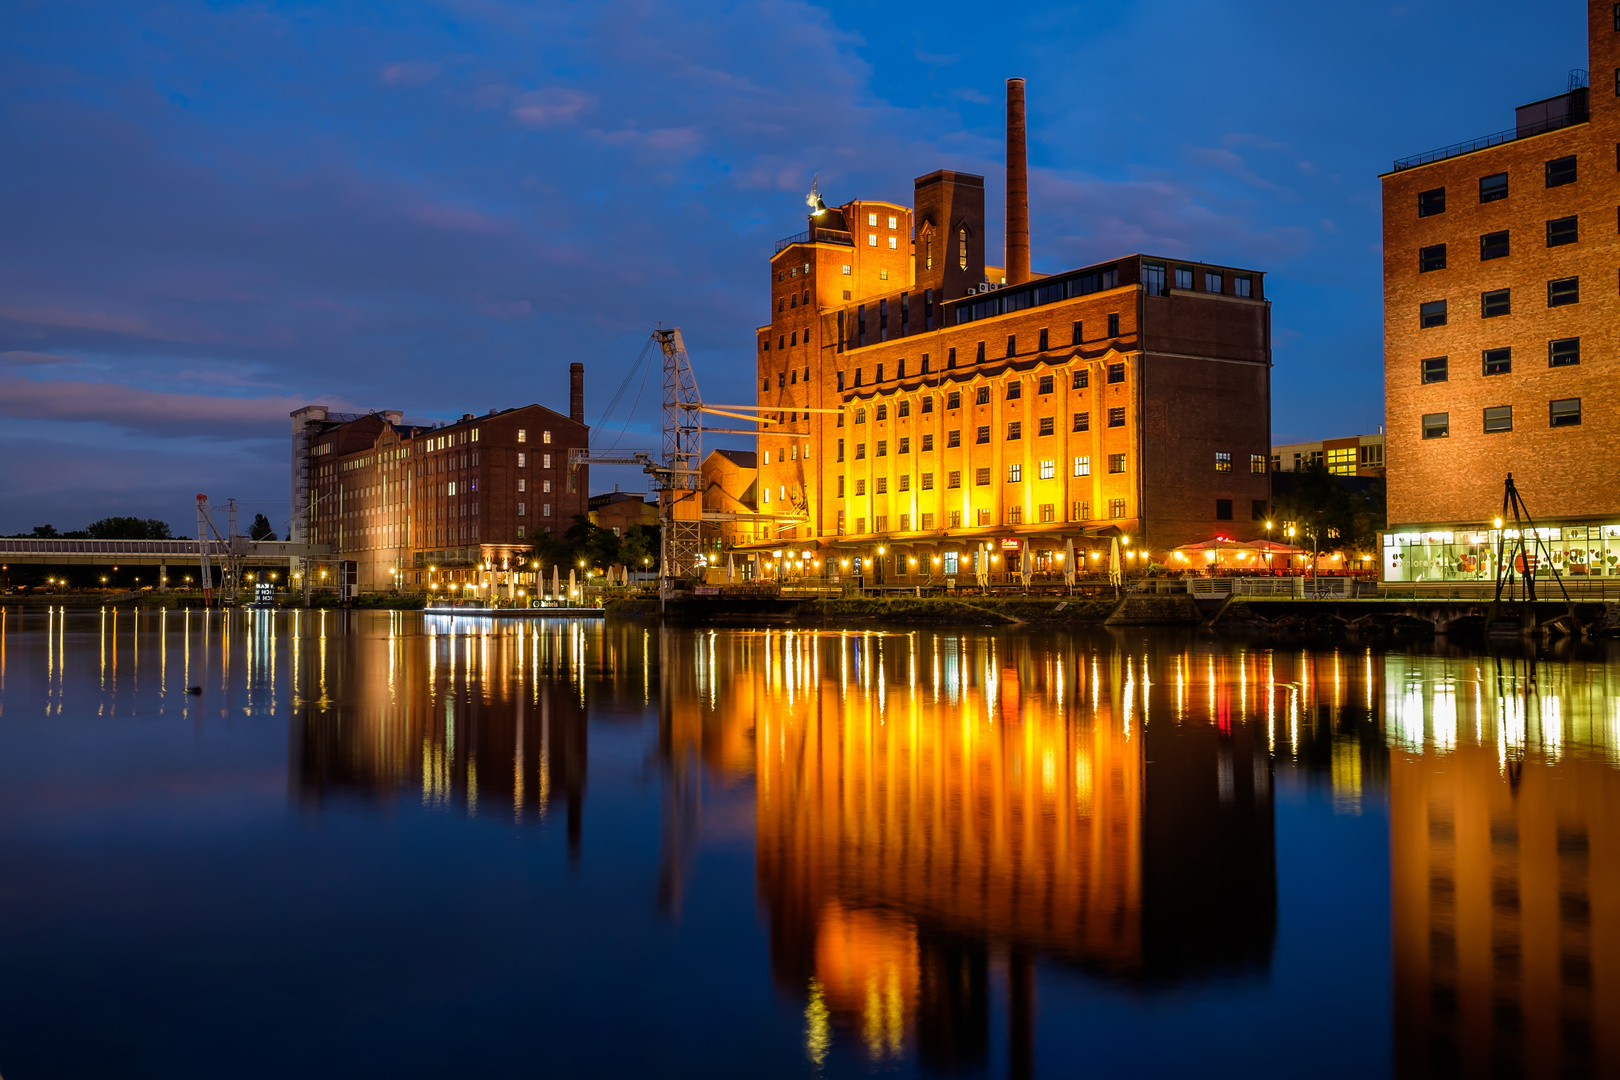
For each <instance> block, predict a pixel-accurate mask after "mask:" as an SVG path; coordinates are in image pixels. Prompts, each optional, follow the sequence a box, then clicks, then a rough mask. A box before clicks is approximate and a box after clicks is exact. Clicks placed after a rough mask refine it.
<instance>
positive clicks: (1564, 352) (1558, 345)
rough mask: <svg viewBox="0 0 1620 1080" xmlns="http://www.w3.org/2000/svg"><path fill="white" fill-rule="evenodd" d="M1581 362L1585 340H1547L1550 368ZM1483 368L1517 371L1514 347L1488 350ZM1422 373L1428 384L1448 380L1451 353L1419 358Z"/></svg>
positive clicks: (1488, 372) (1487, 371)
mask: <svg viewBox="0 0 1620 1080" xmlns="http://www.w3.org/2000/svg"><path fill="white" fill-rule="evenodd" d="M1580 362H1581V339H1580V338H1578V337H1572V338H1554V339H1553V340H1552V341H1549V342H1547V366H1548V367H1573V366H1575V365H1576V364H1579V363H1580ZM1480 369H1481V373H1482V374H1485V375H1508V374H1511V373H1512V371H1513V349H1512V347H1511V346H1509V347H1506V348H1499V349H1486V350H1485V351H1484V352H1482V353H1481V354H1480ZM1418 371H1419V375H1420V377H1421V379H1422V381H1423V382H1424V383H1426V384H1427V383H1442V382H1446V381H1447V380H1448V379H1449V378H1450V377H1451V376H1450V371H1451V358H1450V357H1449V356H1428V357H1424V358H1423V359H1422V360H1419V361H1418Z"/></svg>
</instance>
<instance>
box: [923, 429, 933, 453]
mask: <svg viewBox="0 0 1620 1080" xmlns="http://www.w3.org/2000/svg"><path fill="white" fill-rule="evenodd" d="M922 448H923V452H924V453H927V452H928V451H929V450H932V449H933V448H934V433H933V432H932V431H928V432H924V433H923V445H922Z"/></svg>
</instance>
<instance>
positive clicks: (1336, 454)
mask: <svg viewBox="0 0 1620 1080" xmlns="http://www.w3.org/2000/svg"><path fill="white" fill-rule="evenodd" d="M1326 456H1327V470H1328V472H1330V473H1332V474H1334V475H1335V476H1354V475H1356V448H1355V447H1354V446H1339V447H1334V448H1332V449H1330V450H1328V452H1327V455H1326Z"/></svg>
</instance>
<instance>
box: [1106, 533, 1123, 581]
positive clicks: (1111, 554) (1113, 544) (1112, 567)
mask: <svg viewBox="0 0 1620 1080" xmlns="http://www.w3.org/2000/svg"><path fill="white" fill-rule="evenodd" d="M1124 580H1125V575H1124V573H1123V572H1122V571H1121V569H1120V561H1119V537H1117V536H1116V537H1114V539H1113V540H1111V541H1109V544H1108V584H1110V585H1113V586H1115V587H1116V588H1117V587H1118V586H1119V585H1120V584H1121V583H1122V582H1123V581H1124Z"/></svg>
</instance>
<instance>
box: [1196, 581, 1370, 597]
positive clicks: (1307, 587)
mask: <svg viewBox="0 0 1620 1080" xmlns="http://www.w3.org/2000/svg"><path fill="white" fill-rule="evenodd" d="M1186 581H1187V592H1188V593H1189V594H1191V595H1192V596H1195V597H1202V598H1204V599H1206V600H1207V599H1215V598H1218V597H1222V596H1285V597H1288V598H1289V599H1293V600H1345V599H1349V598H1350V597H1351V596H1354V595H1355V579H1354V578H1349V577H1319V578H1309V577H1212V578H1200V577H1190V578H1187V579H1186Z"/></svg>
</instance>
